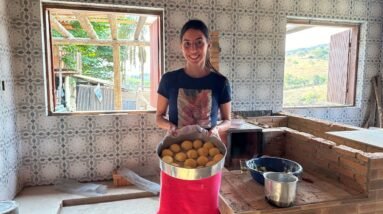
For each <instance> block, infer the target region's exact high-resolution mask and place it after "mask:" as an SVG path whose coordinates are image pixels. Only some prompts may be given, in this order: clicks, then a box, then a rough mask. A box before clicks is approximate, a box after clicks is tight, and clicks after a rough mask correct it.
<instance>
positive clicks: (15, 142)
mask: <svg viewBox="0 0 383 214" xmlns="http://www.w3.org/2000/svg"><path fill="white" fill-rule="evenodd" d="M9 9H10V8H9V7H7V4H6V3H5V1H0V32H1V33H0V200H6V199H9V198H12V197H13V196H14V195H15V194H16V193H17V191H18V190H20V188H21V187H22V183H21V181H20V180H19V179H18V173H19V171H20V170H19V169H20V166H21V149H20V145H21V142H20V138H19V134H18V131H17V126H16V112H17V106H16V100H15V97H14V94H15V82H16V80H15V77H14V73H13V68H14V65H13V61H12V54H13V50H12V49H11V47H10V34H9V33H8V32H9V30H10V27H11V20H10V18H9V15H8V12H9ZM3 81H4V86H5V87H4V89H3V88H2V82H3Z"/></svg>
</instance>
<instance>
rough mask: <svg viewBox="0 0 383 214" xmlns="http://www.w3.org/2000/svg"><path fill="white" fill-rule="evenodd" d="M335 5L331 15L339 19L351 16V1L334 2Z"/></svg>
mask: <svg viewBox="0 0 383 214" xmlns="http://www.w3.org/2000/svg"><path fill="white" fill-rule="evenodd" d="M334 2H335V5H334V8H333V14H336V15H335V16H336V17H339V18H348V17H350V14H351V1H349V0H334Z"/></svg>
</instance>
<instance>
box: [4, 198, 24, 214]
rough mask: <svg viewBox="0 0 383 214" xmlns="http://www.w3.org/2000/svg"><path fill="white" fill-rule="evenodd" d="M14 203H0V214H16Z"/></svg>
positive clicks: (16, 209) (16, 207) (17, 210)
mask: <svg viewBox="0 0 383 214" xmlns="http://www.w3.org/2000/svg"><path fill="white" fill-rule="evenodd" d="M18 213H19V209H18V205H17V203H16V201H0V214H18Z"/></svg>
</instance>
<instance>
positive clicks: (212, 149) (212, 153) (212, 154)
mask: <svg viewBox="0 0 383 214" xmlns="http://www.w3.org/2000/svg"><path fill="white" fill-rule="evenodd" d="M216 154H219V149H218V148H211V149H209V155H210V156H211V157H214V156H215V155H216Z"/></svg>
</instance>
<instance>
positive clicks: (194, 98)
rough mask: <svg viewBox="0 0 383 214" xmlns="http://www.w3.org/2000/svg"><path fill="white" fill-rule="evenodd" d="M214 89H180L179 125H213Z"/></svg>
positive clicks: (178, 103) (178, 101)
mask: <svg viewBox="0 0 383 214" xmlns="http://www.w3.org/2000/svg"><path fill="white" fill-rule="evenodd" d="M211 108H212V91H211V90H210V89H203V90H198V89H184V88H180V89H178V98H177V110H178V126H179V127H183V126H187V125H195V124H197V125H200V126H201V127H204V128H210V127H211V117H210V115H211Z"/></svg>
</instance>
